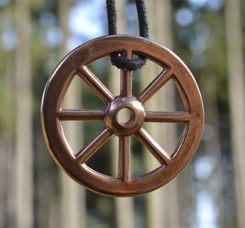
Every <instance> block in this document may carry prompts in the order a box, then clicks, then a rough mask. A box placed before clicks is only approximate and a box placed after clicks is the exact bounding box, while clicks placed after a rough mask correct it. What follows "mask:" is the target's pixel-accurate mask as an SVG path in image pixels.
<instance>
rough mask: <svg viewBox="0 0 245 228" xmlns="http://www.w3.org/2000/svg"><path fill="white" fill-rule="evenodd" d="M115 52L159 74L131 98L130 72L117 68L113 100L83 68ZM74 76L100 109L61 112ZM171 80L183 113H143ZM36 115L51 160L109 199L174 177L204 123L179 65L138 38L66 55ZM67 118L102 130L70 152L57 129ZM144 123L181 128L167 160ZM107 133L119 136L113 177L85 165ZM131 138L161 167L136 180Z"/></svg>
mask: <svg viewBox="0 0 245 228" xmlns="http://www.w3.org/2000/svg"><path fill="white" fill-rule="evenodd" d="M101 47H103V48H101ZM115 52H120V53H122V54H124V55H127V57H128V58H129V59H130V58H132V56H133V55H134V54H138V53H140V54H142V55H144V56H146V57H147V58H149V59H150V60H152V61H153V62H155V63H157V64H158V65H160V66H162V67H163V70H162V72H161V73H160V74H159V75H158V76H157V77H156V78H155V79H154V80H153V81H152V82H151V83H150V84H149V85H148V86H147V87H146V88H145V89H144V90H143V91H142V92H141V93H140V95H139V96H137V97H134V96H132V72H130V71H127V70H121V92H120V96H118V97H114V95H113V94H112V93H111V92H110V91H109V90H108V89H107V87H106V86H105V85H103V83H101V82H100V80H99V79H98V78H97V77H96V76H95V75H94V74H93V73H92V72H91V71H90V70H89V69H88V67H87V65H88V64H90V63H92V62H93V61H95V60H97V59H99V58H102V57H104V56H107V55H110V54H111V53H115ZM76 74H78V75H79V76H80V78H81V79H82V80H83V81H84V82H85V83H86V84H87V85H88V86H89V87H90V89H91V90H93V91H94V92H95V93H96V95H97V96H98V97H99V98H100V99H101V100H102V101H103V102H104V103H105V109H104V110H86V109H81V110H65V109H62V103H63V100H64V96H65V94H66V92H67V89H68V87H69V85H70V83H71V81H72V80H73V78H74V76H75V75H76ZM171 79H173V80H174V81H175V83H176V85H177V87H178V90H179V91H180V94H181V97H182V99H183V101H184V108H185V111H184V112H146V111H145V110H144V107H143V106H144V103H145V102H146V101H147V100H149V99H150V98H151V97H152V96H153V95H154V94H156V93H157V92H158V90H159V89H160V88H161V87H163V86H164V85H165V84H166V83H167V82H168V81H169V80H171ZM124 109H129V111H130V112H131V118H130V119H129V120H128V121H126V122H125V123H121V122H120V121H119V119H118V113H119V112H120V111H121V110H124ZM41 116H42V127H43V132H44V135H45V140H46V142H47V144H48V147H49V151H50V152H51V155H52V156H53V158H54V159H55V160H56V162H57V163H58V164H59V165H60V166H61V167H62V168H63V169H64V170H65V171H66V172H67V174H68V175H70V176H71V177H72V178H73V179H74V180H75V181H77V182H78V183H80V184H83V185H84V186H85V187H87V188H89V189H91V190H92V191H95V192H98V193H101V194H106V195H114V196H132V195H138V194H142V193H146V192H149V191H152V190H154V189H156V188H158V187H160V186H162V185H164V184H166V183H167V182H168V181H170V180H171V179H172V178H174V177H175V176H176V175H177V174H178V173H179V172H180V171H181V170H182V169H183V168H184V167H185V166H186V164H187V163H188V161H190V159H191V158H192V156H193V155H194V153H195V151H196V149H197V147H198V145H199V142H200V139H201V134H202V129H203V122H204V114H203V104H202V99H201V95H200V92H199V89H198V86H197V84H196V82H195V80H194V78H193V76H192V74H191V73H190V71H189V70H188V69H187V67H186V66H185V65H184V63H183V62H182V61H181V60H180V59H179V58H178V57H177V56H176V55H175V54H173V53H172V52H171V51H169V50H168V49H166V48H164V47H161V46H159V45H157V44H155V43H153V42H151V41H149V40H146V39H143V38H136V37H128V36H109V37H102V38H98V39H96V40H93V41H90V42H88V43H86V44H84V45H82V46H80V47H78V48H77V49H75V50H74V51H72V52H71V53H70V54H69V55H68V56H67V57H66V58H65V59H64V60H63V61H62V62H61V63H60V64H59V66H58V67H57V69H56V71H55V72H54V74H53V75H52V77H51V78H50V79H49V81H48V83H47V85H46V88H45V91H44V95H43V100H42V108H41ZM69 120H76V121H89V120H101V121H104V123H105V128H104V130H103V131H102V132H100V133H99V134H98V135H97V136H96V137H95V139H93V140H92V142H91V143H90V144H88V145H87V146H85V147H84V148H83V149H81V151H80V152H78V153H77V154H74V153H73V151H72V150H71V149H70V146H69V144H68V142H67V141H66V139H65V136H64V132H63V129H62V122H63V121H69ZM144 122H171V123H184V124H185V131H184V133H183V135H182V138H181V139H180V141H179V144H178V146H177V148H176V150H175V152H174V153H173V155H172V156H169V155H168V154H167V152H166V151H165V150H164V149H163V148H162V147H160V146H159V144H157V143H156V141H155V140H154V139H153V138H152V137H151V136H150V135H149V134H148V132H147V131H146V130H145V129H144V128H143V123H144ZM113 135H117V136H118V137H119V148H118V153H119V168H118V177H116V178H115V177H110V176H106V175H103V174H101V173H98V172H96V171H94V170H92V169H91V168H89V167H88V166H87V165H86V164H85V163H86V162H87V161H88V160H89V159H90V158H91V157H92V156H93V155H94V154H95V153H96V152H97V151H98V150H99V149H100V147H101V146H102V145H104V144H105V143H106V142H107V141H108V140H109V139H110V138H111V137H112V136H113ZM133 135H134V136H136V137H137V139H138V140H139V141H140V142H141V143H142V144H143V145H144V146H145V147H146V148H147V149H148V150H149V151H150V153H152V155H153V156H154V157H155V158H156V159H157V160H158V161H159V162H160V164H161V166H160V167H159V168H157V169H155V170H154V171H152V172H151V173H148V174H146V175H143V176H140V177H137V178H134V177H132V176H131V175H130V165H129V164H130V156H129V154H130V141H129V138H130V137H131V136H133Z"/></svg>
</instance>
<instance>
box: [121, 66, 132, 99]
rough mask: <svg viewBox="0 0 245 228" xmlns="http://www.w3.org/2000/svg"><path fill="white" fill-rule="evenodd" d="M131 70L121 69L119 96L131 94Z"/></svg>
mask: <svg viewBox="0 0 245 228" xmlns="http://www.w3.org/2000/svg"><path fill="white" fill-rule="evenodd" d="M132 80H133V74H132V71H128V70H121V83H120V85H121V93H120V94H121V96H127V97H130V96H131V95H132Z"/></svg>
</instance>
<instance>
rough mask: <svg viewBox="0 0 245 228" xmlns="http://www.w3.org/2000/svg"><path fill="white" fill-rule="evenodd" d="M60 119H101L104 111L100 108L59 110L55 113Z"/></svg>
mask: <svg viewBox="0 0 245 228" xmlns="http://www.w3.org/2000/svg"><path fill="white" fill-rule="evenodd" d="M57 116H58V118H59V119H60V120H61V121H67V120H73V121H79V120H103V119H104V117H105V113H104V111H101V110H86V109H83V110H72V109H71V110H66V109H64V110H61V111H59V112H58V113H57Z"/></svg>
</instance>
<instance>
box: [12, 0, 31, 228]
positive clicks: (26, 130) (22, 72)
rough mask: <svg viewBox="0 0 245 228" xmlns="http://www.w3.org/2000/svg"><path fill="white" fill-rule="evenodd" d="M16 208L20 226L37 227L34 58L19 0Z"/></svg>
mask: <svg viewBox="0 0 245 228" xmlns="http://www.w3.org/2000/svg"><path fill="white" fill-rule="evenodd" d="M15 14H16V22H15V23H16V32H17V38H18V46H17V48H16V65H15V70H16V75H15V77H16V167H14V168H16V178H17V179H16V194H17V199H16V209H17V227H18V228H31V227H33V186H32V185H33V176H32V174H33V168H32V161H33V159H32V158H33V156H32V107H31V103H32V99H31V97H32V91H31V87H32V85H31V59H30V28H31V21H30V8H29V1H28V0H16V3H15Z"/></svg>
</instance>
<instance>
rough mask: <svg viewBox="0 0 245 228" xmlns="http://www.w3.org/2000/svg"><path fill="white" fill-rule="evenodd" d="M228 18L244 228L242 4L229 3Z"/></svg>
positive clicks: (238, 185) (229, 0) (232, 105)
mask: <svg viewBox="0 0 245 228" xmlns="http://www.w3.org/2000/svg"><path fill="white" fill-rule="evenodd" d="M225 15H226V39H227V50H228V53H227V55H228V73H229V95H230V112H231V132H232V151H233V156H234V163H235V165H234V167H235V181H236V192H237V211H238V223H239V227H240V228H242V227H244V224H245V216H244V214H243V213H244V211H245V179H244V173H245V166H244V164H245V156H244V148H245V140H244V139H245V128H244V127H243V126H241V124H243V123H245V86H244V85H245V80H244V57H243V45H242V23H241V7H240V1H239V0H227V1H226V5H225Z"/></svg>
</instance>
